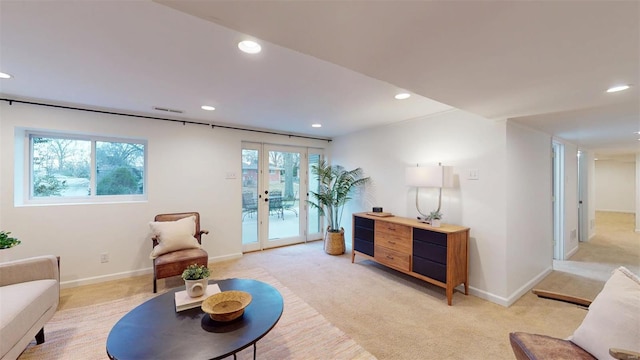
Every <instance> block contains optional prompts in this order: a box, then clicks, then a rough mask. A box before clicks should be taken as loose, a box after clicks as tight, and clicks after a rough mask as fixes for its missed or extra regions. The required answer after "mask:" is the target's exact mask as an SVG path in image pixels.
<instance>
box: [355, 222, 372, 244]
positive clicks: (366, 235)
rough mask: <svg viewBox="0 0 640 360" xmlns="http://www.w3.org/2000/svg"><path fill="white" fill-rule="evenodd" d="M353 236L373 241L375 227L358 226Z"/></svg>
mask: <svg viewBox="0 0 640 360" xmlns="http://www.w3.org/2000/svg"><path fill="white" fill-rule="evenodd" d="M353 236H355V237H356V239H361V240H365V241H369V242H371V243H373V228H371V229H367V228H364V227H359V226H356V227H355V228H354V229H353Z"/></svg>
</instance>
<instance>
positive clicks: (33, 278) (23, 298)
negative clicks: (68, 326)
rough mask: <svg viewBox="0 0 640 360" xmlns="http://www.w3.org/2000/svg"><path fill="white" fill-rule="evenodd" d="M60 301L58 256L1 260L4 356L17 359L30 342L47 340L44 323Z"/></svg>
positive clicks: (0, 316)
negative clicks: (45, 338) (2, 261)
mask: <svg viewBox="0 0 640 360" xmlns="http://www.w3.org/2000/svg"><path fill="white" fill-rule="evenodd" d="M59 302H60V272H59V267H58V259H57V258H56V257H55V256H38V257H32V258H28V259H22V260H16V261H9V262H4V263H0V359H3V360H4V359H17V358H18V356H20V354H21V353H22V352H23V351H24V349H25V348H26V347H27V345H29V343H30V342H31V341H32V340H33V339H34V337H35V339H36V343H37V344H41V343H43V342H44V324H45V323H46V322H47V321H48V320H49V319H51V317H53V314H54V313H55V311H56V309H57V308H58V303H59Z"/></svg>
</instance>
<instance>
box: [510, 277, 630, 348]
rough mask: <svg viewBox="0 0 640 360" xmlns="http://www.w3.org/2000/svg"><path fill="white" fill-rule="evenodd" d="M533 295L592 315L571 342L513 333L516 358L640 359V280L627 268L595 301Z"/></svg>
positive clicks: (559, 295) (581, 325)
mask: <svg viewBox="0 0 640 360" xmlns="http://www.w3.org/2000/svg"><path fill="white" fill-rule="evenodd" d="M533 293H534V294H536V295H538V296H539V297H542V298H548V299H554V300H560V301H565V302H569V303H573V304H576V305H579V306H582V307H585V306H586V307H588V309H589V312H588V313H587V315H586V317H585V318H584V320H583V322H582V324H580V326H579V327H578V329H576V331H575V332H574V333H573V335H572V336H571V337H570V338H569V339H558V338H553V337H550V336H545V335H538V334H530V333H524V332H513V333H510V334H509V342H510V343H511V347H512V349H513V353H514V355H515V357H516V359H518V360H534V359H589V360H591V359H601V360H602V359H621V360H622V359H624V360H631V359H635V360H638V359H640V279H638V277H637V276H635V274H633V273H631V272H630V271H629V270H627V269H626V268H624V267H620V268H618V269H616V270H615V271H614V272H613V274H612V276H611V278H609V280H607V282H606V283H605V286H604V288H603V289H602V291H601V292H600V294H598V296H596V298H595V299H594V300H593V301H590V300H588V299H582V298H575V297H571V296H568V295H564V294H558V293H553V292H547V291H541V290H536V289H534V290H533ZM622 349H624V350H622Z"/></svg>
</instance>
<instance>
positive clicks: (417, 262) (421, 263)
mask: <svg viewBox="0 0 640 360" xmlns="http://www.w3.org/2000/svg"><path fill="white" fill-rule="evenodd" d="M413 272H415V273H418V274H420V275H424V276H426V277H430V278H432V279H436V280H438V281H440V282H443V283H446V282H447V266H446V265H443V264H440V263H437V262H434V261H430V260H427V259H423V258H421V257H419V256H414V257H413Z"/></svg>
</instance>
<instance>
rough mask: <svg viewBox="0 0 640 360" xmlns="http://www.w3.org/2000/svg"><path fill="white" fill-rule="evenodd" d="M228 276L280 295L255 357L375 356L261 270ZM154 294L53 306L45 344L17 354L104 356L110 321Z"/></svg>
mask: <svg viewBox="0 0 640 360" xmlns="http://www.w3.org/2000/svg"><path fill="white" fill-rule="evenodd" d="M228 277H229V278H232V277H235V278H250V279H256V280H260V281H263V282H265V283H268V284H270V285H272V286H273V287H275V288H276V289H278V291H280V293H281V294H282V297H283V299H284V311H283V313H282V317H281V318H280V321H279V322H278V323H277V324H276V326H275V327H274V328H273V329H272V330H271V331H270V332H269V333H268V334H267V335H266V336H265V337H264V338H262V339H261V340H260V341H258V343H257V357H258V358H259V359H375V357H374V356H373V355H371V354H370V353H369V352H367V351H366V350H364V349H363V348H362V347H361V346H360V345H358V344H357V343H356V342H355V341H354V340H353V339H351V338H350V337H349V336H347V335H346V334H345V333H344V332H342V331H341V330H340V329H338V328H336V327H335V326H333V325H332V324H331V323H330V322H329V321H328V320H327V319H326V318H325V317H324V316H322V315H321V314H320V313H318V312H317V311H316V310H315V309H314V308H312V307H311V306H309V305H308V304H307V303H306V302H304V301H303V300H302V299H301V298H299V297H298V296H297V295H296V294H294V293H293V292H292V291H291V290H289V289H288V288H286V287H285V286H283V285H282V284H281V283H280V282H278V280H276V279H275V278H274V277H273V276H271V275H270V274H269V273H268V272H267V271H265V270H264V269H262V268H254V269H250V270H243V271H239V272H237V273H234V274H232V275H231V276H228ZM153 296H154V295H153V294H139V295H134V296H131V297H127V298H123V299H120V300H115V301H109V302H105V303H102V304H99V305H96V306H87V307H79V308H73V309H68V310H62V311H58V312H57V313H56V314H55V315H54V317H53V318H52V319H51V320H50V321H49V322H48V323H47V324H46V325H45V339H46V341H45V343H44V344H41V345H35V341H34V342H32V343H31V344H30V345H29V346H28V347H27V349H26V350H25V351H24V353H23V354H22V355H21V356H20V358H19V359H20V360H29V359H65V360H66V359H82V360H87V359H105V358H107V353H106V342H107V336H108V335H109V331H110V330H111V328H112V327H113V325H115V323H116V322H117V321H118V320H120V318H122V316H124V315H125V314H126V313H127V312H129V311H130V310H131V309H133V308H134V307H136V306H138V305H139V304H141V303H143V302H144V301H146V300H148V299H150V298H152V297H153ZM167 311H173V309H167ZM176 336H180V334H176ZM237 355H238V359H251V358H253V348H252V347H249V348H247V349H245V350H243V351H241V352H239V353H238V354H237ZM149 358H150V359H151V358H152V356H150V357H149Z"/></svg>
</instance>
